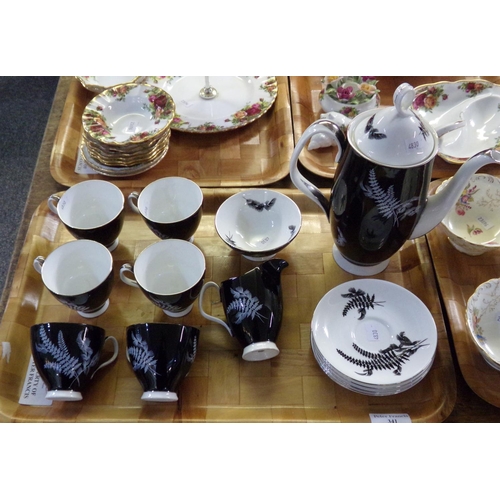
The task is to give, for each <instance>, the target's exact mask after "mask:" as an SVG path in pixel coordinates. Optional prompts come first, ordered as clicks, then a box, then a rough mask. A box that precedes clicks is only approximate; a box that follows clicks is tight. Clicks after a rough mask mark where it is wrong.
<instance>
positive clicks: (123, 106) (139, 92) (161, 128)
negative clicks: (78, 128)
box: [82, 84, 175, 145]
mask: <svg viewBox="0 0 500 500" xmlns="http://www.w3.org/2000/svg"><path fill="white" fill-rule="evenodd" d="M174 115H175V105H174V101H173V99H172V97H171V96H170V95H169V94H168V93H167V92H165V91H163V90H162V89H160V88H158V87H154V86H151V85H144V84H126V85H118V86H115V87H111V88H109V89H107V90H105V91H104V92H102V93H100V94H98V95H97V96H95V97H94V98H93V99H92V100H91V101H90V102H89V104H88V105H87V106H86V107H85V109H84V111H83V116H82V124H83V130H84V133H85V134H87V135H88V136H89V137H90V138H91V139H92V140H94V141H97V142H101V143H105V144H113V145H124V144H133V145H135V144H139V143H147V142H148V141H151V140H152V139H153V138H155V137H157V136H158V135H160V134H164V133H166V132H167V131H168V130H169V128H170V125H171V123H172V120H173V118H174Z"/></svg>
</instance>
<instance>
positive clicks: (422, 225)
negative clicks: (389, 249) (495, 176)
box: [410, 149, 500, 239]
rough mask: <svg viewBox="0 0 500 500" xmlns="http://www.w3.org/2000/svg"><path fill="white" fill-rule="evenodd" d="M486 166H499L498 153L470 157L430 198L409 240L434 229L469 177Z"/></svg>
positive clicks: (482, 153) (488, 150) (491, 152)
mask: <svg viewBox="0 0 500 500" xmlns="http://www.w3.org/2000/svg"><path fill="white" fill-rule="evenodd" d="M488 164H497V165H500V151H498V150H496V149H487V150H485V151H482V152H480V153H477V154H476V155H474V156H472V157H471V158H470V159H469V160H467V161H466V162H465V163H464V164H463V165H462V166H461V167H460V168H459V169H458V171H457V172H456V174H455V175H454V176H453V177H452V178H451V179H450V181H449V182H448V184H447V185H446V186H445V187H444V188H443V189H442V190H441V191H440V192H439V193H437V194H434V195H432V196H430V197H429V198H428V200H427V203H426V205H425V208H424V210H423V211H422V214H421V216H420V218H419V220H418V222H417V224H416V226H415V228H414V229H413V232H412V234H411V235H410V239H415V238H419V237H420V236H423V235H424V234H427V233H428V232H429V231H431V230H432V229H434V228H435V227H436V226H437V225H438V224H439V223H440V222H441V221H442V220H443V219H444V218H445V217H446V214H447V213H448V211H449V210H450V209H451V207H452V206H453V204H454V203H456V201H457V200H458V198H459V197H460V194H461V193H462V191H463V190H464V188H465V186H466V185H467V182H468V180H469V179H470V177H471V176H472V175H474V174H475V173H476V172H477V171H478V170H479V169H480V168H481V167H483V166H485V165H488Z"/></svg>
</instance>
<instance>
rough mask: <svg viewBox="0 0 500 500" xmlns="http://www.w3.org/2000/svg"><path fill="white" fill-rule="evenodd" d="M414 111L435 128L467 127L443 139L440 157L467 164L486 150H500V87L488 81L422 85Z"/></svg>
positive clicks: (440, 146) (418, 88)
mask: <svg viewBox="0 0 500 500" xmlns="http://www.w3.org/2000/svg"><path fill="white" fill-rule="evenodd" d="M415 91H416V93H417V95H416V97H415V99H414V101H413V108H414V110H416V112H417V113H418V114H419V115H420V116H421V117H423V118H424V119H425V120H426V121H427V122H428V123H429V124H430V125H431V126H432V127H434V128H435V129H438V128H441V127H443V126H446V125H449V124H452V123H454V122H456V121H459V120H463V121H464V126H463V127H462V128H459V129H457V130H454V131H452V132H449V133H447V134H444V135H443V136H442V137H441V139H440V144H439V153H438V154H439V156H441V157H442V158H443V159H444V160H446V161H447V162H449V163H457V164H460V163H464V162H465V161H467V160H468V159H469V158H470V157H471V156H474V155H475V154H476V153H479V152H480V151H484V150H485V149H491V148H498V147H500V86H499V85H496V84H494V83H491V82H489V81H487V80H480V79H477V80H458V81H456V82H439V83H431V84H426V85H421V86H419V87H416V88H415Z"/></svg>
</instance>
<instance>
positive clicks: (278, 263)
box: [259, 259, 288, 279]
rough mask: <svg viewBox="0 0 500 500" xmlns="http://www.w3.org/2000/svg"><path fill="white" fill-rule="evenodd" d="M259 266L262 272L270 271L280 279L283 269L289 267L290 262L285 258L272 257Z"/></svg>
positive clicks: (274, 276) (269, 272)
mask: <svg viewBox="0 0 500 500" xmlns="http://www.w3.org/2000/svg"><path fill="white" fill-rule="evenodd" d="M259 267H260V269H261V270H262V272H265V273H268V274H269V275H271V276H272V277H273V278H275V279H276V278H278V279H279V277H280V274H281V271H283V269H285V268H286V267H288V262H287V261H286V260H284V259H271V260H268V261H266V262H264V263H263V264H261V265H260V266H259Z"/></svg>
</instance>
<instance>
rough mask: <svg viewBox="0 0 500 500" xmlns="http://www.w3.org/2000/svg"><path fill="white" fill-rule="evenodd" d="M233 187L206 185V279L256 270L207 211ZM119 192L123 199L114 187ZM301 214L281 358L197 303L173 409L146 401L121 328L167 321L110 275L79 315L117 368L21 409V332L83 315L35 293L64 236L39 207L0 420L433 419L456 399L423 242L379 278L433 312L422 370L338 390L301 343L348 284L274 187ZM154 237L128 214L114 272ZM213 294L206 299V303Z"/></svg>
mask: <svg viewBox="0 0 500 500" xmlns="http://www.w3.org/2000/svg"><path fill="white" fill-rule="evenodd" d="M236 191H237V190H222V189H206V190H204V194H205V205H204V208H205V214H204V216H203V219H202V222H201V225H200V227H199V229H198V231H197V233H196V235H195V244H197V245H198V246H199V247H200V248H201V249H202V250H203V252H204V254H205V256H206V260H207V273H206V279H207V280H214V281H215V282H218V283H220V282H221V281H222V280H224V279H226V278H229V277H231V276H236V275H240V274H242V273H244V272H246V271H247V270H249V269H252V268H253V267H254V265H255V264H254V263H252V262H250V261H248V260H246V259H244V258H242V257H239V256H237V255H235V254H234V253H232V251H230V250H229V248H228V247H227V246H226V245H225V244H224V243H223V242H222V241H221V240H220V238H219V237H218V236H217V234H216V232H215V228H214V214H215V211H216V209H217V207H218V206H219V205H220V204H221V203H222V201H224V199H226V198H227V197H228V196H230V195H231V194H234V192H236ZM124 192H125V194H128V193H127V192H126V190H124ZM283 192H284V193H285V194H288V195H289V196H291V197H292V198H293V199H294V200H295V201H296V202H297V204H298V205H299V207H300V208H301V210H302V213H303V224H302V228H301V232H300V233H299V235H298V236H297V238H296V239H295V240H294V241H293V242H292V243H291V244H290V246H289V247H288V248H287V249H286V250H285V251H283V252H282V253H280V254H279V256H280V257H282V258H284V259H286V260H287V261H288V262H289V264H290V265H289V266H288V267H287V268H286V269H284V271H283V272H282V274H281V279H282V285H283V290H284V318H283V324H282V328H281V332H280V336H279V338H278V346H279V348H280V350H281V352H280V354H279V355H278V356H277V357H276V358H274V359H271V360H267V361H262V362H256V363H252V362H246V361H243V360H242V359H241V348H240V346H239V344H237V342H236V341H235V340H234V339H233V338H231V337H230V336H229V335H228V334H227V333H226V332H225V330H224V329H223V328H222V327H221V326H219V325H216V324H215V323H209V322H208V321H206V320H205V319H204V318H203V317H202V316H201V314H200V313H199V311H198V306H197V305H195V307H194V309H193V311H192V312H191V313H190V314H189V315H188V316H186V317H185V318H183V319H182V322H184V323H185V324H191V325H193V326H201V328H202V330H201V335H200V342H199V346H198V353H197V357H196V360H195V362H194V365H193V367H192V370H191V372H190V373H189V375H188V376H187V378H186V379H185V381H184V383H183V385H182V387H181V390H180V394H179V396H180V399H179V402H178V404H165V403H149V402H142V401H141V399H140V395H141V392H142V391H141V388H140V386H139V383H138V382H137V380H136V378H135V376H134V374H133V372H132V370H131V368H130V367H129V366H128V363H127V361H126V359H125V353H124V345H125V340H124V339H125V327H126V326H127V325H129V324H133V323H136V322H144V321H162V322H168V321H173V320H171V319H169V318H167V316H166V315H165V314H164V313H163V312H162V311H160V310H159V309H157V308H155V307H154V306H153V305H152V304H151V303H149V302H148V301H147V299H146V298H145V297H144V296H143V295H142V293H141V292H140V290H138V289H134V288H131V287H129V286H127V285H125V284H124V283H122V282H121V281H120V278H119V277H118V274H117V277H116V278H115V287H114V289H113V291H112V295H111V299H110V302H111V303H110V306H109V309H108V310H107V311H106V313H104V314H103V315H102V316H100V317H99V318H96V319H93V320H89V322H91V323H93V324H98V325H100V326H102V327H104V328H105V329H106V332H107V333H108V334H109V335H114V336H115V337H116V338H117V339H118V341H119V345H120V353H119V355H118V359H117V361H116V362H115V364H113V365H111V366H109V367H106V368H105V369H103V370H101V371H99V372H98V374H97V375H96V377H95V379H94V381H93V385H92V386H91V387H89V388H88V391H87V392H85V393H84V398H83V401H80V402H70V403H64V402H53V404H52V406H45V407H42V406H26V405H19V404H18V401H19V397H20V393H21V390H22V387H23V382H24V378H25V375H26V370H27V367H28V363H29V359H30V348H29V327H30V326H31V325H32V324H35V323H38V322H44V321H76V322H79V321H81V318H80V316H78V315H77V314H76V313H75V312H73V311H70V310H69V309H67V308H66V307H65V306H62V305H60V304H59V303H58V302H56V301H55V299H53V298H52V296H50V294H49V293H48V292H47V291H46V290H45V289H44V287H43V285H42V282H41V279H40V276H39V275H38V273H37V272H36V271H35V270H34V269H33V266H32V262H33V259H34V258H35V257H36V256H37V255H47V254H48V253H49V252H50V251H51V250H53V249H55V248H56V247H57V246H59V245H60V244H62V243H64V242H66V241H69V240H70V239H71V236H70V235H69V234H68V232H67V231H66V229H65V228H64V227H63V226H62V225H61V223H60V222H59V221H58V219H57V218H56V217H55V216H54V215H53V214H52V213H50V212H49V211H48V209H47V208H46V206H45V203H43V204H42V205H40V207H39V208H38V209H37V211H36V213H35V214H34V216H33V218H32V221H31V225H30V228H29V231H28V235H27V239H26V242H25V245H24V246H23V249H22V252H21V256H20V259H19V264H18V267H17V269H16V272H15V276H14V282H13V286H12V289H11V294H10V297H9V301H8V303H7V307H6V311H5V315H4V317H3V321H2V323H1V325H0V345H2V344H1V343H2V342H9V343H10V345H11V355H10V360H9V361H8V360H7V359H6V358H2V359H0V420H5V421H29V422H75V421H79V422H80V421H82V422H83V421H85V422H89V421H90V422H93V421H109V422H139V421H155V422H159V421H175V422H228V421H231V422H234V421H240V422H242V421H244V422H278V421H279V422H283V421H284V422H369V421H370V416H369V414H370V413H391V414H394V413H398V414H401V413H407V414H408V415H409V416H410V418H411V420H412V421H413V422H441V421H443V420H444V419H446V418H447V416H448V415H449V414H450V413H451V411H452V409H453V407H454V405H455V402H456V397H457V388H456V380H455V372H454V367H453V362H452V358H451V351H450V346H449V343H448V339H447V332H446V329H445V326H444V321H443V317H442V311H441V307H440V302H439V298H438V292H437V288H436V282H435V280H434V276H433V269H432V263H431V260H430V254H429V250H428V246H427V242H426V239H425V238H420V239H418V240H415V241H414V242H409V243H408V244H407V245H406V246H405V247H404V249H402V250H401V251H400V252H399V254H398V255H396V256H395V257H394V258H393V259H392V262H391V263H390V265H389V267H388V268H387V270H386V271H385V272H384V273H383V274H381V275H378V276H377V278H382V279H386V280H388V281H392V282H395V283H397V284H399V285H401V286H404V287H406V288H407V289H409V290H411V291H413V292H414V293H415V294H416V295H418V296H419V297H420V299H422V300H423V301H424V303H425V304H426V305H427V307H428V308H429V310H430V311H431V313H432V315H433V317H434V319H435V321H436V324H437V329H438V338H439V342H438V350H437V354H436V359H435V361H434V364H433V366H432V368H431V370H430V372H429V374H428V375H427V376H426V377H425V378H424V379H423V380H422V381H421V382H420V383H419V384H417V385H416V386H415V387H413V388H411V389H410V390H408V391H406V392H404V393H402V394H398V395H394V396H387V397H369V396H364V395H360V394H357V393H354V392H351V391H348V390H346V389H344V388H342V387H340V386H338V385H336V384H335V383H334V382H333V381H331V380H330V379H329V378H328V377H327V376H326V375H325V374H324V373H323V372H322V371H321V369H320V368H319V366H318V364H317V362H316V360H315V359H314V356H313V353H312V351H311V346H310V322H311V319H312V314H313V311H314V309H315V307H316V305H317V304H318V302H319V300H320V299H321V298H322V296H323V295H324V294H325V293H326V292H327V291H328V290H330V289H331V288H333V287H334V286H336V285H338V284H340V283H341V282H344V281H348V280H351V279H353V276H351V275H350V274H347V273H345V272H344V271H342V270H341V269H340V268H339V267H338V266H337V265H336V264H335V263H334V261H333V258H332V254H331V250H332V243H333V239H332V236H331V234H330V227H329V224H328V222H327V220H326V217H325V216H324V215H323V214H322V213H319V209H317V208H316V205H314V204H313V203H312V202H310V201H309V200H308V199H307V198H306V197H305V196H303V195H302V194H300V193H298V191H296V190H283ZM154 241H157V240H156V239H155V237H154V236H153V235H152V233H151V232H150V231H149V229H148V228H147V227H146V226H145V224H144V223H143V221H142V219H141V218H140V216H138V215H137V214H135V213H132V212H131V211H128V212H127V216H126V220H125V224H124V228H123V231H122V234H121V236H120V245H119V247H118V248H117V249H116V250H115V252H114V253H113V256H114V259H115V269H116V270H118V269H119V267H120V266H121V265H122V264H123V263H124V262H131V261H133V259H134V258H135V257H136V256H137V255H138V253H139V252H140V251H141V250H142V249H143V248H144V247H145V246H146V245H148V244H150V243H153V242H154ZM206 300H207V304H206V309H207V312H211V313H212V314H213V315H216V316H220V317H222V315H223V312H222V306H221V305H220V303H218V302H217V300H218V299H217V298H216V297H215V295H212V296H210V294H209V293H207V297H206ZM211 301H213V302H211Z"/></svg>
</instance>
